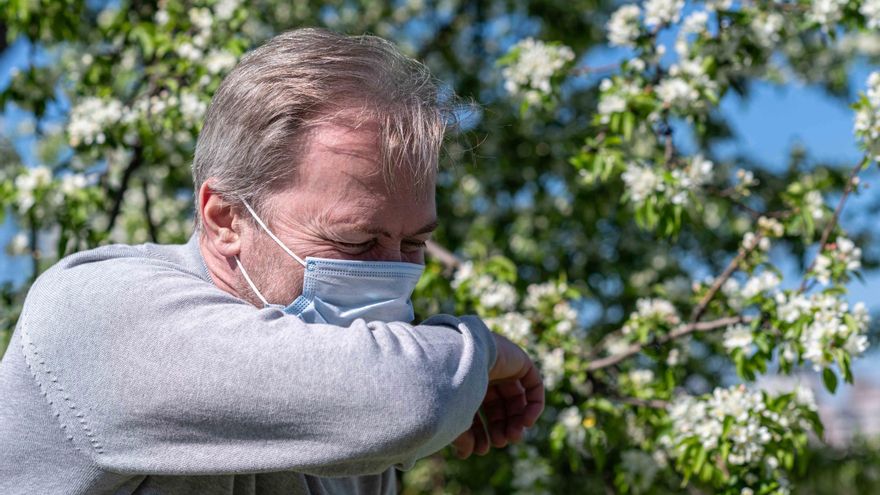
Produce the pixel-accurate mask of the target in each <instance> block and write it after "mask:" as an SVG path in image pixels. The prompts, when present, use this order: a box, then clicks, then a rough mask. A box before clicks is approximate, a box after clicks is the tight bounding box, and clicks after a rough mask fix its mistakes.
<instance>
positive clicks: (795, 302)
mask: <svg viewBox="0 0 880 495" xmlns="http://www.w3.org/2000/svg"><path fill="white" fill-rule="evenodd" d="M776 303H777V306H776V316H777V318H779V319H780V320H782V321H784V322H786V323H794V322H796V321H797V320H799V319H800V318H801V317H802V316H804V315H806V314H809V313H810V312H811V310H812V307H813V306H812V304H811V303H810V300H809V298H807V296H805V295H803V294H799V293H796V294H792V295H791V297H786V295H785V294H783V293H781V292H780V293H779V294H777V295H776Z"/></svg>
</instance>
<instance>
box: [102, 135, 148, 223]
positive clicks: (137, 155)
mask: <svg viewBox="0 0 880 495" xmlns="http://www.w3.org/2000/svg"><path fill="white" fill-rule="evenodd" d="M132 151H133V154H132V156H131V161H130V162H128V166H127V167H126V168H125V172H123V174H122V181H121V182H120V183H119V187H118V188H116V190H115V191H113V194H112V195H111V196H112V199H113V206H112V207H110V214H109V216H108V221H107V232H112V231H113V227H114V226H115V225H116V219H117V217H119V212H120V211H121V210H122V200H123V198H124V197H125V191H126V190H127V189H128V182H129V181H130V180H131V176H132V175H133V174H134V172H135V170H137V169H138V168H139V167H140V166H141V165H142V164H143V162H144V148H143V146H142V145H141V144H140V143H138V144H136V145H135V146H134V148H133V150H132Z"/></svg>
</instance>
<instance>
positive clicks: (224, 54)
mask: <svg viewBox="0 0 880 495" xmlns="http://www.w3.org/2000/svg"><path fill="white" fill-rule="evenodd" d="M235 62H236V60H235V55H233V54H231V53H229V52H228V51H226V50H217V49H214V50H211V52H210V53H208V56H207V57H205V68H206V69H208V72H210V73H211V74H219V73H221V72H225V71H226V70H229V69H231V68H233V67H234V66H235Z"/></svg>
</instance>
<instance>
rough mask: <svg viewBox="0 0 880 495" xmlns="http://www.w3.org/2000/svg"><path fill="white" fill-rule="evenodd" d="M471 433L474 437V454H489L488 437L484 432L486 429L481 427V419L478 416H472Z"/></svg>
mask: <svg viewBox="0 0 880 495" xmlns="http://www.w3.org/2000/svg"><path fill="white" fill-rule="evenodd" d="M471 432H473V435H474V453H475V454H477V455H486V454H487V453H488V452H489V436H488V434H487V432H486V427H485V426H484V425H483V418H481V417H480V415H479V414H477V415H475V416H474V424H473V425H471Z"/></svg>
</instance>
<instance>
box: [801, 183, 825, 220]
mask: <svg viewBox="0 0 880 495" xmlns="http://www.w3.org/2000/svg"><path fill="white" fill-rule="evenodd" d="M804 206H805V207H806V209H807V211H808V212H809V213H810V215H811V216H812V217H813V218H815V219H816V220H819V219H821V218H822V217H823V216H824V215H825V200H824V199H822V193H820V192H819V191H816V190H813V191H810V192H808V193H807V194H806V195H805V196H804Z"/></svg>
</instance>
